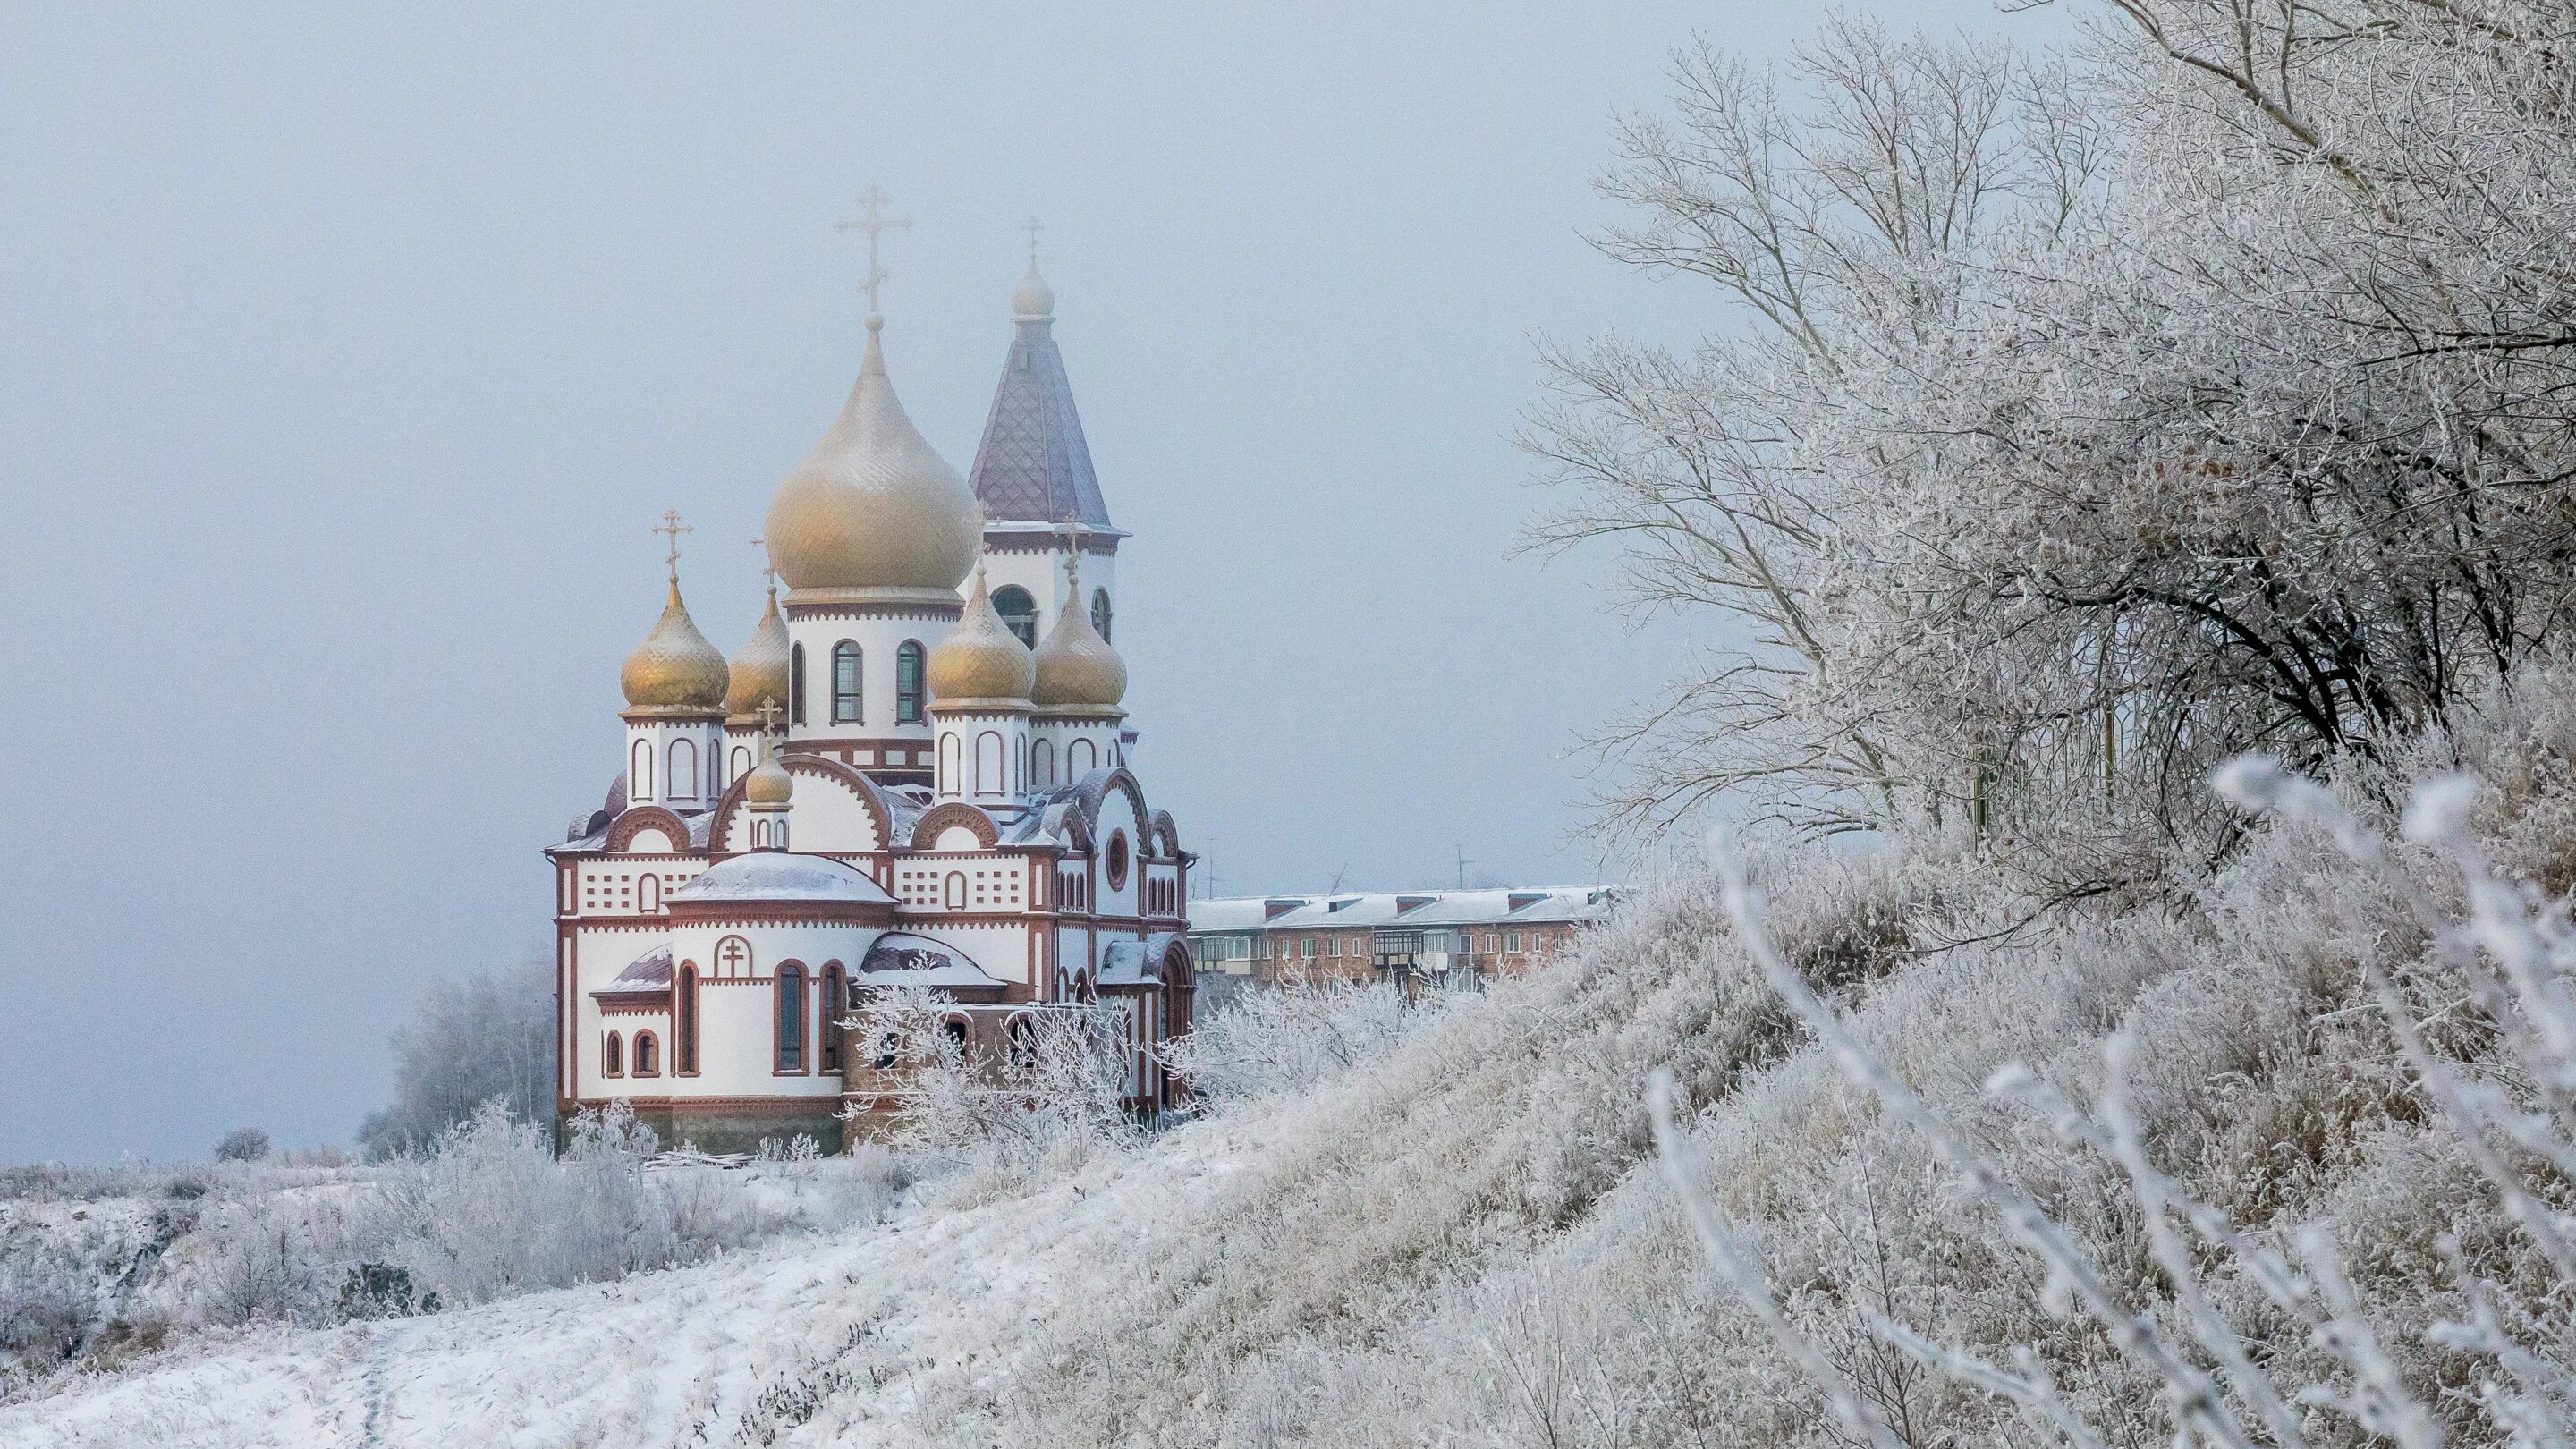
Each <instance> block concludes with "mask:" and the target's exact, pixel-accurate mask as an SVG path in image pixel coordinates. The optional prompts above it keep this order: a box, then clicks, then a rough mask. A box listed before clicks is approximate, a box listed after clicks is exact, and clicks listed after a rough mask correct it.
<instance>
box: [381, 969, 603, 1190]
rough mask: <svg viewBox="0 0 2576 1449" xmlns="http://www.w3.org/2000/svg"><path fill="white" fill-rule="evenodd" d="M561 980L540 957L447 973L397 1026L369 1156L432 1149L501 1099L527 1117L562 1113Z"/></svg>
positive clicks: (543, 1119) (547, 1118)
mask: <svg viewBox="0 0 2576 1449" xmlns="http://www.w3.org/2000/svg"><path fill="white" fill-rule="evenodd" d="M553 993H554V984H553V977H552V975H551V974H550V968H548V967H547V966H546V965H545V963H544V962H543V961H542V960H540V961H539V962H538V963H536V964H535V965H533V966H531V967H526V968H522V969H518V970H506V971H487V972H484V973H482V974H480V975H476V976H471V977H467V978H465V979H463V980H460V981H443V982H440V983H438V984H437V985H435V986H432V987H431V988H430V989H429V990H428V991H426V992H424V993H423V994H422V996H421V999H420V1003H419V1006H418V1008H417V1010H416V1013H415V1015H414V1017H413V1019H412V1020H411V1021H409V1022H407V1023H405V1024H404V1025H402V1026H401V1027H399V1028H397V1029H396V1030H395V1032H394V1040H393V1048H394V1100H393V1104H392V1105H391V1106H389V1107H386V1108H385V1109H384V1110H382V1111H380V1112H373V1113H369V1114H368V1116H367V1120H366V1122H365V1123H364V1124H362V1125H361V1126H360V1127H359V1128H358V1141H359V1144H360V1145H361V1146H363V1147H365V1148H366V1150H367V1154H368V1155H369V1156H370V1157H379V1158H381V1157H389V1156H392V1155H393V1154H395V1153H398V1152H410V1153H418V1152H424V1151H427V1150H428V1149H429V1147H430V1146H431V1144H433V1143H435V1142H436V1141H438V1139H439V1136H440V1134H442V1133H444V1132H446V1131H448V1130H449V1129H451V1128H453V1127H455V1126H456V1125H457V1124H458V1123H461V1122H464V1121H466V1120H467V1119H469V1118H471V1117H473V1116H474V1114H475V1113H476V1112H478V1111H480V1110H481V1109H482V1107H483V1105H484V1104H485V1103H486V1102H490V1101H493V1100H496V1099H497V1100H499V1101H500V1102H501V1103H502V1104H503V1105H504V1106H506V1107H507V1108H508V1109H509V1112H510V1115H511V1116H512V1117H514V1118H515V1119H517V1120H518V1121H521V1122H537V1123H549V1124H551V1123H552V1122H553V1120H554V1110H555V1104H554V1060H555V1058H554V1025H555V1018H554V994H553Z"/></svg>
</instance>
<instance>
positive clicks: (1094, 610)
mask: <svg viewBox="0 0 2576 1449" xmlns="http://www.w3.org/2000/svg"><path fill="white" fill-rule="evenodd" d="M1091 627H1092V628H1094V629H1097V630H1099V631H1100V637H1101V640H1102V641H1103V642H1107V640H1108V638H1109V591H1108V590H1107V589H1093V590H1092V591H1091Z"/></svg>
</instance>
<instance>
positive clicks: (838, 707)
mask: <svg viewBox="0 0 2576 1449" xmlns="http://www.w3.org/2000/svg"><path fill="white" fill-rule="evenodd" d="M858 722H859V646H858V645H856V644H853V643H851V642H850V641H849V640H847V639H844V640H842V641H841V642H840V643H838V644H835V645H833V646H832V723H834V724H857V723H858Z"/></svg>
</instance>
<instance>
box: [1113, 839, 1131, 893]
mask: <svg viewBox="0 0 2576 1449" xmlns="http://www.w3.org/2000/svg"><path fill="white" fill-rule="evenodd" d="M1109 888H1110V889H1111V890H1113V891H1119V890H1125V889H1126V888H1127V836H1126V833H1125V832H1124V831H1121V832H1119V833H1118V834H1115V835H1112V836H1110V837H1109Z"/></svg>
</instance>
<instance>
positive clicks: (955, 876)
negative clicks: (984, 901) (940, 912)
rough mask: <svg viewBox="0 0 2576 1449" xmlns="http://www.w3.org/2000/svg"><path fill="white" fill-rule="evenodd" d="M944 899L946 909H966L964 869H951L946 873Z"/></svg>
mask: <svg viewBox="0 0 2576 1449" xmlns="http://www.w3.org/2000/svg"><path fill="white" fill-rule="evenodd" d="M944 900H945V903H946V904H947V906H948V909H950V910H952V911H962V910H964V909H966V873H965V872H964V871H962V870H952V871H950V872H949V873H948V882H947V889H946V892H945V895H944Z"/></svg>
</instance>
